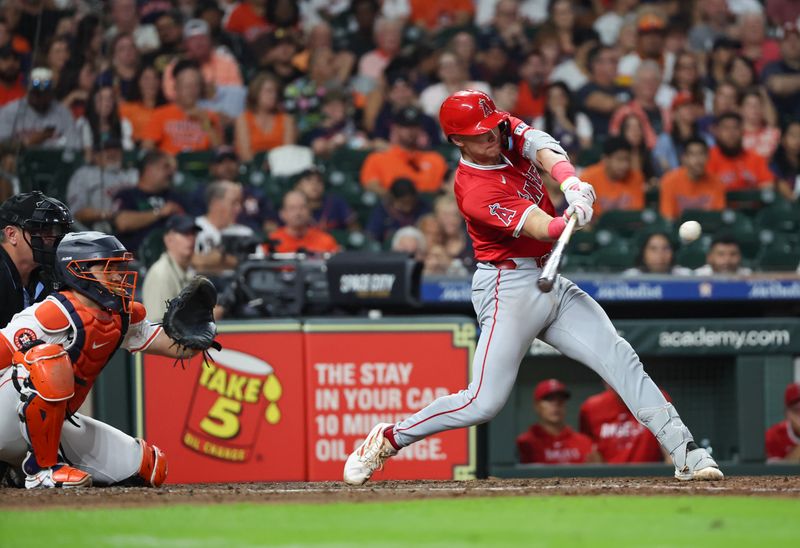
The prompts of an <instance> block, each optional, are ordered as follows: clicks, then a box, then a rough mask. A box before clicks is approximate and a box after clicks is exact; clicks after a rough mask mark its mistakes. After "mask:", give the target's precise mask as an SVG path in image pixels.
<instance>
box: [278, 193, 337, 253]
mask: <svg viewBox="0 0 800 548" xmlns="http://www.w3.org/2000/svg"><path fill="white" fill-rule="evenodd" d="M280 217H281V221H283V226H282V227H281V228H279V229H278V230H275V231H273V232H271V233H270V235H269V239H270V243H271V244H272V245H266V247H267V250H268V251H272V252H275V253H297V252H306V253H335V252H337V251H339V244H337V243H336V240H335V239H334V238H333V236H331V235H330V234H328V233H327V232H326V231H324V230H322V229H321V228H317V227H315V226H314V224H313V223H314V219H313V217H312V216H311V208H310V207H309V205H308V199H307V198H306V195H305V194H304V193H303V192H300V191H299V190H290V191H289V192H287V193H286V194H285V195H284V197H283V205H282V206H281V210H280Z"/></svg>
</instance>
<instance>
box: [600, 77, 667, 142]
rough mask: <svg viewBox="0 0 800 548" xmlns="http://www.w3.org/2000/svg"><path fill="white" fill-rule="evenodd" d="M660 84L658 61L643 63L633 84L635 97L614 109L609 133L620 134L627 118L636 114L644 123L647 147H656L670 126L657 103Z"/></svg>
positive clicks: (642, 123)
mask: <svg viewBox="0 0 800 548" xmlns="http://www.w3.org/2000/svg"><path fill="white" fill-rule="evenodd" d="M660 86H661V69H660V68H659V66H658V63H656V62H655V61H645V62H644V63H641V64H640V65H639V66H638V67H637V69H636V74H635V75H634V78H633V85H632V86H631V89H632V91H633V99H631V100H630V101H629V102H628V103H627V104H625V105H623V106H621V107H619V108H618V109H617V110H616V111H614V114H613V115H612V116H611V122H610V123H609V133H610V134H611V135H618V134H620V132H621V130H622V125H623V121H624V120H625V118H627V117H628V116H635V117H636V118H638V120H639V122H640V123H641V125H642V131H643V132H644V141H645V143H646V144H647V148H648V149H652V148H653V147H655V146H656V141H657V140H658V135H659V134H660V133H662V132H663V131H664V130H665V129H666V128H667V127H669V124H668V122H667V116H666V114H665V113H664V112H663V111H662V110H661V107H659V106H658V103H656V94H657V93H658V90H659V88H660Z"/></svg>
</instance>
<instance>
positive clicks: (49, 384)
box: [12, 344, 75, 475]
mask: <svg viewBox="0 0 800 548" xmlns="http://www.w3.org/2000/svg"><path fill="white" fill-rule="evenodd" d="M14 358H15V359H14V361H15V363H17V364H19V365H17V366H15V367H24V368H25V369H26V370H27V372H28V377H27V378H25V379H24V380H23V381H22V382H21V383H20V382H19V381H18V380H17V372H18V370H17V369H15V370H14V372H13V377H12V378H13V380H14V385H15V387H17V389H18V390H19V393H20V404H19V406H18V408H17V413H18V415H19V418H20V421H22V423H23V428H24V429H25V432H26V434H27V438H28V444H29V445H30V448H31V452H32V457H33V458H29V459H27V460H26V462H27V463H28V467H27V469H26V470H25V472H26V473H27V474H28V475H30V474H31V473H36V472H37V471H38V470H40V469H45V468H51V467H53V466H55V465H56V464H57V463H58V444H59V442H60V440H61V429H62V428H63V426H64V417H65V416H66V411H67V400H68V399H69V398H71V397H72V396H73V394H74V387H75V380H74V376H73V375H74V374H73V372H72V362H71V361H70V359H69V356H67V354H66V352H64V349H63V348H61V347H60V346H58V345H54V344H40V345H38V346H34V347H33V348H30V349H29V350H27V351H26V352H24V353H23V352H17V353H16V354H15V356H14Z"/></svg>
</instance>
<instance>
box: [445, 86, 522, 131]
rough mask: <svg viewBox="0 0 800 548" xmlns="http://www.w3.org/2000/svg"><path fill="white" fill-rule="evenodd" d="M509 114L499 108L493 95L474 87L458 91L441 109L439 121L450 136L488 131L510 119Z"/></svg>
mask: <svg viewBox="0 0 800 548" xmlns="http://www.w3.org/2000/svg"><path fill="white" fill-rule="evenodd" d="M508 116H509V115H508V113H507V112H502V111H499V110H497V107H495V105H494V101H492V98H491V97H489V96H488V95H486V94H485V93H483V92H482V91H476V90H474V89H465V90H463V91H457V92H456V93H454V94H452V95H451V96H450V97H448V98H447V99H445V100H444V102H443V103H442V107H441V108H440V109H439V123H440V124H441V126H442V130H443V131H444V134H445V135H446V136H448V137H450V136H451V135H480V134H481V133H486V132H487V131H491V130H493V129H494V128H496V127H497V126H498V125H499V124H500V123H501V122H503V121H505V120H508Z"/></svg>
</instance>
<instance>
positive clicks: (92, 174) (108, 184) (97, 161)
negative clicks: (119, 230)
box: [67, 138, 138, 234]
mask: <svg viewBox="0 0 800 548" xmlns="http://www.w3.org/2000/svg"><path fill="white" fill-rule="evenodd" d="M137 179H138V173H137V172H136V170H135V169H133V168H130V169H125V168H123V167H122V143H120V141H119V139H115V138H111V139H108V140H106V141H97V142H95V144H94V153H93V154H92V156H91V160H90V162H89V163H88V164H86V165H83V166H81V167H79V168H78V170H77V171H76V172H75V173H73V174H72V177H71V178H70V180H69V183H68V184H67V205H69V208H70V210H71V211H72V212H73V215H75V220H77V221H78V222H79V223H81V224H82V225H83V226H85V227H86V228H87V229H89V230H99V231H100V232H106V233H108V234H113V233H114V223H113V220H114V196H116V195H117V193H118V192H120V191H121V190H123V189H126V188H131V187H134V186H136V182H137Z"/></svg>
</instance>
